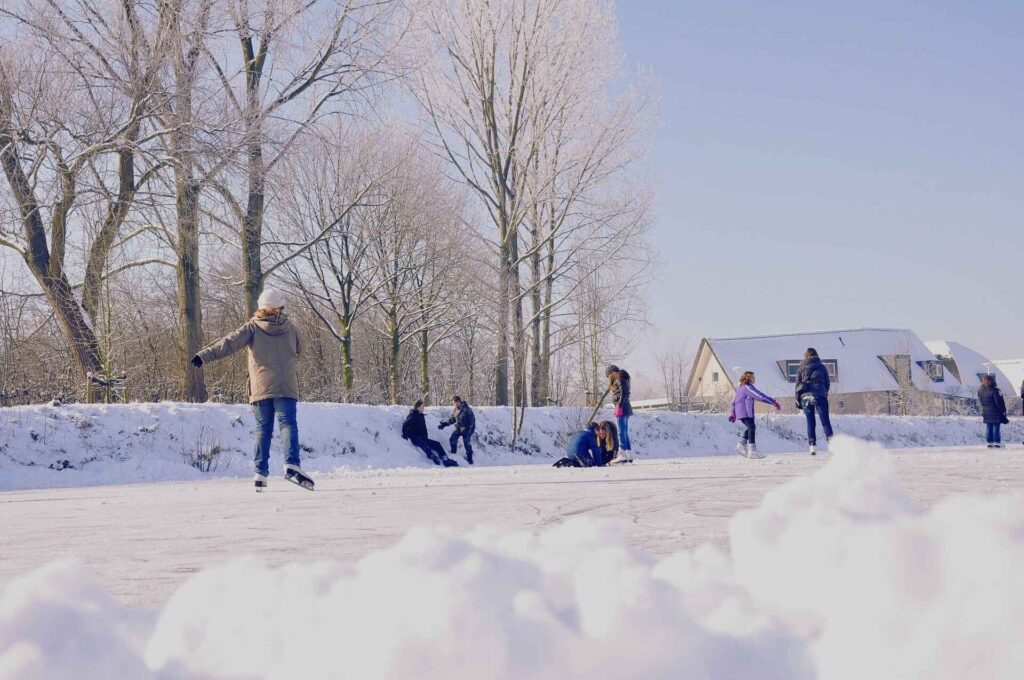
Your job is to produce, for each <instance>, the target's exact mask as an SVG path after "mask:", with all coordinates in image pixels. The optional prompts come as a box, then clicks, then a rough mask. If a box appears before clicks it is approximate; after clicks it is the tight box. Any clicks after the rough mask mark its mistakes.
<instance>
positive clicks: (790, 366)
mask: <svg viewBox="0 0 1024 680" xmlns="http://www.w3.org/2000/svg"><path fill="white" fill-rule="evenodd" d="M801 363H803V360H802V359H783V360H782V361H777V362H776V364H777V365H778V367H779V370H780V371H782V375H784V376H785V377H786V380H788V381H789V382H791V383H795V382H796V375H797V373H798V372H799V371H800V364H801ZM821 363H823V364H824V365H825V370H827V371H828V379H829V380H831V381H832V382H836V381H837V380H839V360H838V359H822V360H821Z"/></svg>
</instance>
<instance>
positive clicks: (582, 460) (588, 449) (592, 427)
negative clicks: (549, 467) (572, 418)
mask: <svg viewBox="0 0 1024 680" xmlns="http://www.w3.org/2000/svg"><path fill="white" fill-rule="evenodd" d="M597 429H598V425H597V423H590V424H588V425H587V427H586V428H585V429H582V430H580V431H579V432H577V433H576V434H575V435H574V436H573V438H572V439H571V440H570V441H569V447H568V449H567V451H566V456H565V458H562V459H560V460H559V461H558V462H556V463H555V465H554V467H601V466H603V465H604V460H605V458H604V452H603V451H602V450H601V445H600V444H598V442H597Z"/></svg>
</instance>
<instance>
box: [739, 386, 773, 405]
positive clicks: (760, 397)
mask: <svg viewBox="0 0 1024 680" xmlns="http://www.w3.org/2000/svg"><path fill="white" fill-rule="evenodd" d="M744 387H746V388H747V389H749V390H750V393H751V394H753V395H754V398H755V399H757V400H758V401H761V402H764V403H765V404H768V405H769V406H774V407H775V408H779V402H777V401H775V400H774V399H772V398H771V397H769V396H768V395H767V394H765V393H764V392H762V391H761V390H759V389H757V388H756V387H754V386H753V385H751V384H750V383H747V384H746V385H744Z"/></svg>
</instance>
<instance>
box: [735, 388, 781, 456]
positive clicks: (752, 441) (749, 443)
mask: <svg viewBox="0 0 1024 680" xmlns="http://www.w3.org/2000/svg"><path fill="white" fill-rule="evenodd" d="M755 401H762V402H764V403H766V404H769V405H771V406H774V407H775V410H776V411H777V410H779V409H780V408H782V407H781V406H780V405H779V402H777V401H775V400H774V399H772V398H771V397H769V396H768V395H767V394H765V393H764V392H762V391H761V390H759V389H757V388H756V387H754V372H753V371H747V372H746V373H744V374H743V375H741V376H740V386H739V387H737V388H736V397H735V398H734V399H733V400H732V414H731V415H730V416H729V422H733V423H735V422H736V421H737V420H738V421H740V422H741V423H743V425H744V426H745V427H746V430H744V431H743V438H742V439H740V442H739V444H737V445H736V452H737V453H739V454H740V455H741V456H746V457H747V458H763V456H762V455H761V454H759V453H758V452H757V439H756V437H757V423H756V422H755V421H754V402H755Z"/></svg>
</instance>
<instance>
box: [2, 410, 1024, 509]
mask: <svg viewBox="0 0 1024 680" xmlns="http://www.w3.org/2000/svg"><path fill="white" fill-rule="evenodd" d="M406 412H407V409H406V408H405V407H400V406H353V405H346V404H306V403H304V404H301V405H300V407H299V431H300V441H301V447H302V458H303V467H304V468H306V469H307V470H310V471H312V472H317V473H327V472H333V471H335V470H338V469H341V468H345V467H406V466H429V465H430V463H429V462H428V461H427V460H426V458H425V457H424V456H423V454H422V453H420V452H419V450H418V449H415V448H414V447H413V446H412V445H411V444H409V443H408V442H406V441H404V440H403V439H402V438H401V423H402V419H403V418H404V417H405V414H406ZM476 413H477V433H476V436H475V438H474V446H475V448H476V451H477V455H476V463H477V464H478V465H508V464H513V463H531V462H532V463H545V464H549V463H551V461H552V460H554V459H556V458H559V457H561V456H562V455H563V451H564V448H565V446H566V444H567V441H568V438H569V435H570V434H571V433H572V432H574V431H575V430H577V429H578V428H579V427H580V424H581V423H582V421H583V420H584V419H585V418H586V415H587V414H586V412H585V411H584V410H582V409H574V408H543V409H530V410H529V412H528V414H527V417H526V427H525V429H524V431H523V434H522V437H521V439H520V441H519V443H518V445H517V448H516V450H515V451H512V450H511V447H510V437H509V426H510V423H511V415H510V412H509V410H508V409H504V408H478V409H476ZM446 414H447V411H446V410H444V409H433V410H432V411H431V413H430V414H429V415H428V417H427V422H428V427H429V428H430V431H431V433H432V436H435V437H436V438H438V439H440V440H441V441H445V440H446V435H447V434H448V433H449V432H450V430H446V431H445V432H438V431H437V430H436V429H435V427H434V426H435V425H436V424H437V423H438V422H439V421H440V417H441V416H442V415H446ZM605 417H610V414H605ZM760 420H761V425H760V429H759V431H758V445H759V447H760V448H761V450H762V451H765V452H768V453H782V452H792V451H803V450H804V449H805V446H806V426H805V424H804V419H803V416H777V415H774V414H773V415H771V416H767V417H764V416H762V417H761V419H760ZM835 424H836V429H837V431H838V432H842V433H845V434H849V435H852V436H855V437H858V438H860V439H866V440H870V441H879V442H882V443H883V444H885V445H886V446H890V447H899V446H912V447H921V446H958V445H964V444H982V443H984V428H983V427H982V426H981V424H980V423H979V422H978V420H977V419H973V418H889V417H866V416H837V417H836V418H835ZM253 428H254V418H253V415H252V411H251V410H250V409H249V407H247V406H245V405H226V404H178V403H160V404H127V405H114V406H104V405H93V406H87V405H69V406H26V407H15V408H5V409H0V490H4V489H25V488H38V487H52V486H82V485H89V484H113V483H126V482H155V481H184V480H193V479H201V478H203V477H204V476H221V477H223V476H231V477H237V476H247V475H250V474H251V473H252V463H251V462H250V458H251V455H252V453H251V452H252V433H253ZM630 430H631V434H632V439H633V448H634V449H635V450H636V452H637V453H638V454H639V455H640V456H642V457H647V458H668V457H678V456H699V455H714V454H729V455H734V447H735V445H736V441H737V436H738V434H739V426H737V425H732V424H730V423H729V422H728V420H727V419H726V417H725V416H724V415H701V414H686V413H650V414H640V415H637V416H636V417H635V418H634V419H633V420H632V422H631V423H630ZM1005 437H1006V440H1007V441H1020V440H1021V439H1022V438H1024V421H1017V422H1015V423H1014V424H1013V425H1011V426H1009V427H1007V428H1006V434H1005ZM273 450H274V453H273V455H272V460H271V470H272V472H275V473H276V472H277V471H279V470H280V469H281V464H282V462H283V461H282V459H281V456H280V446H279V444H278V443H276V442H275V445H274V449H273ZM204 457H205V458H204ZM204 460H206V461H210V462H212V464H211V465H210V469H209V470H206V471H200V470H199V469H197V468H195V467H192V466H191V465H190V464H189V461H198V462H199V463H200V464H202V463H203V462H204Z"/></svg>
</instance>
